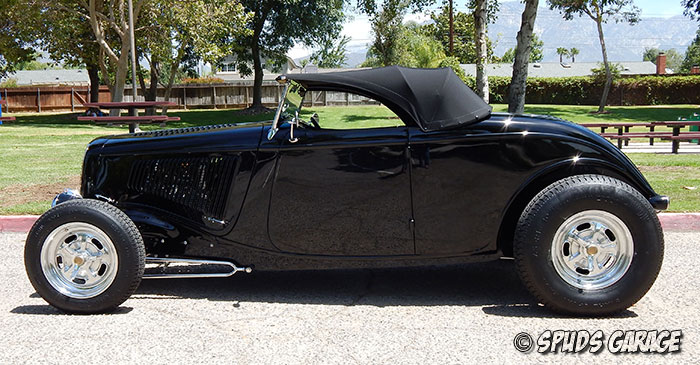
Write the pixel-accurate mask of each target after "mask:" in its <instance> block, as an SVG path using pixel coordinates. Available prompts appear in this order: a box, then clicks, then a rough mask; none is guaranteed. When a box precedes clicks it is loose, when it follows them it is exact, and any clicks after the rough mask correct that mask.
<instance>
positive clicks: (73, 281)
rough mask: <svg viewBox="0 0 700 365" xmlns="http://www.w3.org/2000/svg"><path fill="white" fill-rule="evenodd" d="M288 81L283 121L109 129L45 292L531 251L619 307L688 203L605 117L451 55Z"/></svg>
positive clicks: (104, 293) (65, 197) (71, 300)
mask: <svg viewBox="0 0 700 365" xmlns="http://www.w3.org/2000/svg"><path fill="white" fill-rule="evenodd" d="M278 81H279V82H280V83H281V84H282V85H283V90H284V91H283V92H282V94H281V96H282V97H281V98H280V99H281V101H280V104H279V106H278V108H277V112H276V115H275V118H274V120H273V121H272V122H266V123H248V124H240V125H217V126H204V127H192V128H184V129H171V130H159V131H153V132H140V133H134V134H126V135H117V136H111V137H103V138H98V139H95V140H94V141H92V142H91V143H90V144H89V146H88V148H87V151H86V154H85V159H84V163H83V173H82V182H81V191H80V193H77V192H70V191H68V192H64V193H62V194H60V195H58V196H57V197H56V199H55V200H54V206H53V207H52V208H51V209H50V210H49V211H47V212H46V213H45V214H44V215H42V216H41V218H40V219H39V220H38V221H37V222H36V224H35V225H34V227H33V228H32V229H31V232H30V233H29V236H28V238H27V242H26V248H25V265H26V269H27V273H28V275H29V278H30V280H31V282H32V284H33V286H34V288H35V289H36V290H37V292H38V293H39V294H40V295H41V296H42V297H43V298H44V299H45V300H46V301H48V302H49V303H50V304H51V305H53V306H55V307H57V308H60V309H62V310H64V311H68V312H77V313H95V312H104V311H109V310H111V309H114V308H116V307H117V306H119V305H120V304H121V303H122V302H124V301H125V300H126V299H127V298H129V296H130V295H131V294H132V293H133V292H134V291H135V290H136V288H137V287H138V285H139V283H140V281H141V279H142V278H169V277H176V278H178V277H204V276H230V275H232V274H234V273H236V272H241V271H242V272H251V271H253V272H254V271H256V270H292V269H294V270H296V269H326V268H374V267H389V266H391V267H400V266H413V265H435V264H458V263H468V262H474V261H484V260H495V259H499V258H501V257H514V258H515V263H516V265H515V267H516V270H517V271H518V273H519V275H520V277H521V278H522V281H523V283H524V284H525V286H526V287H527V288H528V289H529V290H530V291H531V292H532V294H534V296H535V297H536V298H537V300H538V301H539V302H540V303H543V304H545V305H546V306H548V307H549V308H551V309H553V310H555V311H559V312H565V313H570V314H577V315H604V314H610V313H613V312H616V311H620V310H623V309H625V308H628V307H629V306H631V305H632V304H634V303H635V302H637V301H638V300H639V299H640V298H642V296H643V295H644V294H645V293H646V292H647V291H648V290H649V288H650V287H651V286H652V284H653V282H654V280H655V279H656V276H657V274H658V272H659V270H660V267H661V262H662V258H663V250H664V243H663V235H662V231H661V226H660V224H659V221H658V219H657V216H656V211H658V210H664V209H666V208H667V207H668V202H669V200H668V198H667V197H664V196H660V195H657V194H656V193H655V192H654V190H653V189H652V188H651V186H650V185H649V183H648V182H647V181H646V180H645V179H644V177H643V176H642V174H641V173H640V172H639V170H638V169H637V168H636V167H635V166H634V165H633V163H632V162H630V160H629V159H628V158H627V157H626V156H625V155H624V154H623V153H621V152H620V151H619V150H618V149H617V148H616V147H615V146H614V145H613V144H611V143H610V142H608V141H606V140H605V139H603V138H601V137H599V136H598V135H596V134H595V133H593V132H591V131H589V130H587V129H585V128H583V127H580V126H577V125H576V124H573V123H570V122H567V121H564V120H560V119H556V118H552V117H542V116H531V115H509V114H495V113H492V112H491V107H489V106H488V105H487V104H485V103H484V102H483V101H482V100H481V99H479V97H478V96H477V95H476V94H474V92H472V91H471V90H470V89H469V88H468V87H467V86H466V85H465V84H464V83H463V82H462V81H461V80H460V79H459V78H458V77H457V76H456V75H455V74H454V72H453V71H452V70H451V69H430V70H427V69H408V68H400V67H388V68H381V69H372V70H360V71H347V72H336V73H326V74H291V75H286V76H281V77H280V78H278ZM312 91H327V92H344V93H353V94H357V95H360V96H363V97H368V98H371V99H374V100H376V101H377V102H379V103H381V104H383V105H384V106H386V107H387V108H389V109H390V110H391V111H392V112H393V113H395V114H396V116H397V118H394V119H395V120H396V121H397V123H400V125H397V126H389V127H375V128H361V129H328V128H323V126H322V124H323V121H322V120H319V117H318V116H317V115H313V116H312V117H311V118H309V120H308V121H304V120H302V118H301V117H300V109H301V107H302V104H303V103H304V98H305V96H307V95H308V94H310V92H312ZM307 104H308V103H307ZM328 109H329V110H331V111H332V108H328ZM151 266H153V268H152V269H147V270H145V267H151ZM193 267H194V268H193ZM202 267H204V269H205V270H204V271H201V270H200V269H202ZM213 267H216V268H218V269H217V270H213V271H212V268H213ZM222 267H224V268H226V270H223V271H222V270H220V269H221V268H222ZM195 269H196V270H195Z"/></svg>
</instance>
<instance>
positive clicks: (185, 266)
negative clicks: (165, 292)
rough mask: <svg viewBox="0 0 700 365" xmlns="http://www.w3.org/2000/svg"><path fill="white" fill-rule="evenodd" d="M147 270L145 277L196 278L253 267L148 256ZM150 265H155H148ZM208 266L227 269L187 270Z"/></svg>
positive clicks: (219, 275) (248, 270) (231, 263)
mask: <svg viewBox="0 0 700 365" xmlns="http://www.w3.org/2000/svg"><path fill="white" fill-rule="evenodd" d="M146 265H147V266H146V272H145V273H144V274H143V278H144V279H194V278H227V277H229V276H232V275H233V274H235V273H237V272H245V273H247V274H250V273H251V272H253V268H252V267H250V266H245V267H242V266H237V265H236V264H234V263H233V262H230V261H215V260H197V259H180V258H170V257H146ZM148 265H155V266H154V267H148ZM207 266H225V267H227V270H225V271H222V272H205V273H191V272H185V271H189V270H191V269H193V268H200V269H201V268H206V267H207ZM159 268H160V269H161V270H162V271H163V272H161V273H150V272H148V271H149V270H154V269H159ZM168 269H170V270H176V272H173V273H168V272H165V271H166V270H168Z"/></svg>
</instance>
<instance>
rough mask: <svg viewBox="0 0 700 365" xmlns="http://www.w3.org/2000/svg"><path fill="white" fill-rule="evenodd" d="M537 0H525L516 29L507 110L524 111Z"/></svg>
mask: <svg viewBox="0 0 700 365" xmlns="http://www.w3.org/2000/svg"><path fill="white" fill-rule="evenodd" d="M538 5H539V0H526V1H525V10H523V15H522V19H521V23H520V31H518V38H517V39H518V45H517V47H516V50H515V63H514V64H513V78H512V79H511V80H510V86H509V87H508V112H509V113H523V112H524V111H525V92H526V88H527V65H528V62H529V61H530V52H531V49H530V48H531V47H530V41H531V40H532V32H533V30H534V28H535V19H536V18H537V6H538Z"/></svg>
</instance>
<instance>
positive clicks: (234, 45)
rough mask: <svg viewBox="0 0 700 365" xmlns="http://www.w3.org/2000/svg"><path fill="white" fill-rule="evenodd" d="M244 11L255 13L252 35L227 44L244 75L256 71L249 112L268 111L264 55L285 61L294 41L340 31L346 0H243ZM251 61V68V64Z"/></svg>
mask: <svg viewBox="0 0 700 365" xmlns="http://www.w3.org/2000/svg"><path fill="white" fill-rule="evenodd" d="M240 2H241V4H242V5H243V8H244V9H245V12H247V13H251V14H253V15H252V16H251V17H250V19H249V20H248V22H247V24H246V27H247V28H248V29H249V30H250V33H249V35H245V36H239V37H232V38H230V39H229V42H228V45H229V46H230V48H231V51H232V53H233V54H235V55H236V59H237V62H238V65H237V68H238V69H239V70H240V71H241V73H242V74H244V75H245V74H251V73H252V74H253V75H254V82H253V103H252V105H251V106H250V108H249V109H250V111H252V112H254V113H255V112H258V111H266V109H265V108H264V107H263V105H262V81H263V65H262V60H263V58H266V59H268V60H269V61H271V62H272V63H277V64H281V63H283V62H285V61H286V54H287V51H288V50H289V49H290V48H292V46H294V44H295V43H301V44H306V45H313V44H314V41H316V40H318V39H319V38H320V36H321V35H324V34H328V35H331V36H332V37H336V36H337V35H338V34H340V31H341V28H342V22H343V20H344V19H345V16H344V13H343V0H304V1H299V0H265V1H260V0H241V1H240ZM249 64H252V65H253V67H252V69H251V68H250V67H249Z"/></svg>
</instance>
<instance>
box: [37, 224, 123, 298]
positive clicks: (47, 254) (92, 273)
mask: <svg viewBox="0 0 700 365" xmlns="http://www.w3.org/2000/svg"><path fill="white" fill-rule="evenodd" d="M117 259H118V258H117V250H116V249H115V247H114V244H113V243H112V240H111V239H110V238H109V236H107V234H105V233H104V232H103V231H102V230H100V229H99V228H97V227H95V226H93V225H92V224H88V223H82V222H73V223H67V224H64V225H62V226H60V227H58V228H56V229H55V230H53V232H51V234H49V236H48V237H47V238H46V240H45V241H44V245H43V247H42V248H41V269H42V271H43V272H44V276H45V277H46V279H47V280H48V282H49V284H51V286H52V287H53V288H54V289H56V290H57V291H59V292H60V293H61V294H63V295H66V296H68V297H71V298H76V299H86V298H92V297H95V296H98V295H100V294H101V293H103V292H104V291H105V290H107V288H109V286H110V285H111V284H112V282H113V281H114V278H115V277H116V275H117V265H118V260H117Z"/></svg>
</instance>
